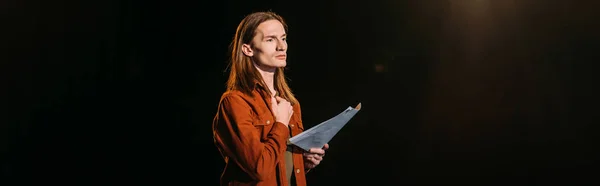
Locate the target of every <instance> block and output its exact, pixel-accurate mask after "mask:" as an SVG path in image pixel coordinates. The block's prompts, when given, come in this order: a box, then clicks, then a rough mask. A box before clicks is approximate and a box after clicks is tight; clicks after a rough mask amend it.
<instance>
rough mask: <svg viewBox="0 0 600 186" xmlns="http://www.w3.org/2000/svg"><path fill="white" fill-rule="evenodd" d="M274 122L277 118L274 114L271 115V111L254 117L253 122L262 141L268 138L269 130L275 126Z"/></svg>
mask: <svg viewBox="0 0 600 186" xmlns="http://www.w3.org/2000/svg"><path fill="white" fill-rule="evenodd" d="M274 123H275V120H274V118H273V116H271V115H270V114H269V113H263V114H259V115H257V116H256V117H255V118H254V120H253V121H252V124H253V125H254V128H255V129H256V130H257V131H258V133H259V135H260V139H261V141H266V140H267V136H268V135H269V131H271V128H273V125H274Z"/></svg>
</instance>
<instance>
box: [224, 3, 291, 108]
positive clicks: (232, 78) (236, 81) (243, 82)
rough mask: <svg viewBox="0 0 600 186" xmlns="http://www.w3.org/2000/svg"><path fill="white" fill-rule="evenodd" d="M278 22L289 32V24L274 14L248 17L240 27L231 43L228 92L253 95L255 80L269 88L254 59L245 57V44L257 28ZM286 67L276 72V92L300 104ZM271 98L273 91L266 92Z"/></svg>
mask: <svg viewBox="0 0 600 186" xmlns="http://www.w3.org/2000/svg"><path fill="white" fill-rule="evenodd" d="M269 20H277V21H279V22H281V24H282V25H283V27H284V29H285V31H286V32H287V24H286V23H285V21H284V20H283V18H282V17H281V16H279V15H277V14H276V13H273V12H270V11H268V12H255V13H252V14H249V15H247V16H246V17H245V18H244V19H243V20H242V21H241V22H240V24H239V25H238V27H237V29H236V31H235V36H234V38H233V41H232V42H231V45H230V46H229V47H230V51H231V58H230V61H229V66H230V69H229V79H228V80H227V90H229V91H231V90H239V91H241V92H243V93H245V94H248V95H252V93H251V92H252V89H253V88H254V83H255V80H259V83H260V84H261V85H262V86H263V87H265V88H266V87H267V85H266V83H265V82H264V80H263V79H262V76H261V75H260V72H259V71H258V70H257V69H256V67H254V64H253V62H252V58H250V57H248V56H246V55H244V53H243V52H242V45H243V44H250V43H251V42H252V38H254V36H255V35H256V28H257V27H258V25H260V24H261V23H263V22H265V21H269ZM284 70H285V69H284V67H279V68H277V70H275V75H274V77H273V83H274V85H275V87H274V88H275V90H276V91H277V92H279V96H281V97H282V98H284V99H286V100H288V101H289V102H290V103H292V104H296V103H298V100H297V99H296V97H295V96H294V94H293V93H292V90H291V89H290V87H289V86H288V84H287V81H286V77H285V75H284V73H283V72H284ZM266 92H267V94H268V95H269V96H271V91H266Z"/></svg>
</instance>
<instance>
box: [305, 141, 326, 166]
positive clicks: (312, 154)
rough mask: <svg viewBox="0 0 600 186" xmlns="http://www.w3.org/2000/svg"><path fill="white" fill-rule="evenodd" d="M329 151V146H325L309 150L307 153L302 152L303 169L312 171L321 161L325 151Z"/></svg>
mask: <svg viewBox="0 0 600 186" xmlns="http://www.w3.org/2000/svg"><path fill="white" fill-rule="evenodd" d="M327 149H329V144H325V145H324V146H323V148H311V149H310V150H309V151H308V152H304V154H303V155H304V168H306V169H312V168H315V167H316V166H317V165H319V164H320V163H321V161H323V157H324V156H325V150H327Z"/></svg>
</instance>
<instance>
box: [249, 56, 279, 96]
mask: <svg viewBox="0 0 600 186" xmlns="http://www.w3.org/2000/svg"><path fill="white" fill-rule="evenodd" d="M254 66H255V67H256V69H257V70H258V72H260V75H261V76H262V79H263V81H265V83H266V84H267V87H268V88H269V91H270V92H271V95H273V96H275V94H276V92H275V83H274V81H273V79H274V77H275V68H272V69H266V68H263V67H260V66H258V65H257V64H256V63H255V64H254Z"/></svg>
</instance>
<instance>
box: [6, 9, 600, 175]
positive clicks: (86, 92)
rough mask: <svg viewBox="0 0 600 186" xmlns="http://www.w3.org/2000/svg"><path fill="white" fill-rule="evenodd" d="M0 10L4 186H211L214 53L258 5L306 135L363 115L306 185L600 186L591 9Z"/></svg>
mask: <svg viewBox="0 0 600 186" xmlns="http://www.w3.org/2000/svg"><path fill="white" fill-rule="evenodd" d="M0 7H2V10H1V11H0V12H2V15H3V17H4V18H5V19H4V20H5V21H6V22H5V23H7V24H3V27H2V30H3V32H2V33H3V34H2V36H3V37H2V42H1V43H3V45H4V46H5V47H6V48H5V49H4V50H2V58H1V59H0V60H1V61H2V62H1V64H0V65H1V66H0V69H2V72H1V78H0V79H1V81H0V83H1V85H2V88H1V91H0V93H2V96H3V98H2V102H5V103H3V104H2V105H3V107H4V108H3V109H5V110H4V111H2V112H1V113H2V115H1V117H0V118H1V120H0V122H1V123H2V124H1V125H0V127H2V128H0V131H1V136H3V137H2V138H1V140H0V147H1V148H0V152H1V153H2V154H1V155H2V156H1V158H2V159H1V160H2V161H1V162H0V163H1V164H0V168H1V173H2V176H3V177H4V178H3V179H1V180H3V182H6V185H22V184H28V183H40V184H49V183H67V184H69V183H75V184H78V185H87V184H90V183H101V184H107V185H108V184H110V185H112V184H117V183H131V184H139V183H162V184H165V185H167V184H168V185H217V184H218V179H219V176H220V172H221V170H222V168H223V165H224V164H223V160H222V159H221V158H220V156H219V154H218V151H217V150H216V148H215V146H214V145H213V141H212V133H211V122H212V118H213V116H214V114H215V112H216V106H217V103H218V99H219V97H220V95H221V93H222V92H223V90H224V83H225V80H226V75H227V73H226V71H225V67H226V64H227V63H226V62H227V57H228V56H227V54H228V51H227V47H228V45H229V42H230V41H231V38H232V37H233V34H234V32H235V28H236V26H237V23H238V22H239V21H240V20H241V19H242V18H243V17H244V16H245V15H246V14H248V13H250V12H253V11H264V10H272V11H275V12H277V13H279V14H281V15H282V16H283V17H284V18H285V19H286V20H287V22H288V25H289V32H288V34H289V41H288V43H289V50H288V55H289V56H288V69H289V70H288V71H287V75H288V77H289V79H290V84H291V86H292V89H293V90H294V91H295V94H296V96H297V97H298V99H299V100H300V101H301V103H302V108H303V120H304V124H305V126H306V127H311V126H314V125H315V124H318V123H319V122H321V121H323V120H325V119H328V118H329V117H331V116H333V115H335V114H337V113H339V112H340V111H342V110H343V109H345V108H347V107H348V106H354V105H356V104H357V103H359V102H360V103H362V106H363V110H361V111H360V112H359V113H358V114H357V115H356V116H355V118H353V119H352V121H351V122H350V123H348V125H347V126H346V127H345V128H344V129H343V130H342V131H341V132H340V133H339V134H338V135H337V136H336V137H335V138H334V139H333V140H332V141H331V142H330V147H331V148H330V150H329V151H328V152H327V156H326V157H325V160H324V161H323V162H322V164H321V165H319V167H318V168H316V169H314V170H313V171H312V172H311V173H309V174H308V175H307V178H308V181H309V184H310V185H353V184H354V185H362V184H366V183H369V184H370V185H416V184H418V185H422V184H444V185H446V184H477V185H490V184H497V183H509V184H510V183H514V184H520V183H525V184H527V185H537V184H540V185H541V184H548V183H564V184H575V183H597V182H598V179H597V178H596V176H597V175H598V173H599V172H598V170H597V167H596V165H597V159H598V158H597V157H598V153H597V152H596V151H595V148H597V145H598V144H597V143H596V142H595V141H594V140H596V138H597V137H596V131H595V129H597V127H596V126H595V125H597V123H598V119H597V117H596V116H597V113H596V112H597V103H598V99H597V93H598V92H597V91H596V90H595V86H596V85H597V83H596V78H597V75H596V74H595V73H596V71H597V68H595V67H597V65H596V63H597V61H599V60H598V56H599V55H598V51H597V49H596V46H597V45H598V41H600V40H599V37H598V33H600V32H599V31H600V30H599V29H598V27H597V24H598V23H597V22H598V20H597V19H598V17H599V16H598V13H596V12H598V11H597V10H596V9H597V7H599V4H598V3H596V2H595V1H581V2H578V1H535V0H531V1H491V0H479V1H442V0H440V1H417V0H410V1H409V0H407V1H352V2H350V1H341V0H335V1H256V2H255V1H216V2H208V1H108V0H107V1H97V2H94V1H43V2H33V1H3V2H2V4H1V5H0ZM3 22H4V21H3ZM5 178H6V179H5Z"/></svg>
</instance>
